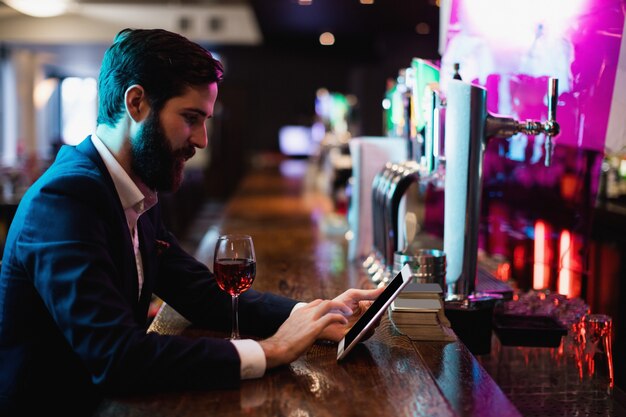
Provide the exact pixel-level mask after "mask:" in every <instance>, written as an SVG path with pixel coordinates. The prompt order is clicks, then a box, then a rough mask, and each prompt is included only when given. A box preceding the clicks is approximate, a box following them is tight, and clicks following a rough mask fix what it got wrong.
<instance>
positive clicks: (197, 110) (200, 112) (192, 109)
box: [183, 107, 211, 118]
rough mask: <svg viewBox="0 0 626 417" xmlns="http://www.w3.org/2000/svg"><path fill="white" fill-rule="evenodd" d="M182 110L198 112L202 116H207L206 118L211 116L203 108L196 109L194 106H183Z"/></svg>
mask: <svg viewBox="0 0 626 417" xmlns="http://www.w3.org/2000/svg"><path fill="white" fill-rule="evenodd" d="M183 111H186V112H192V113H197V114H199V115H200V116H202V117H207V118H208V117H211V116H209V115H207V114H206V112H205V111H204V110H200V109H197V108H195V107H185V108H183Z"/></svg>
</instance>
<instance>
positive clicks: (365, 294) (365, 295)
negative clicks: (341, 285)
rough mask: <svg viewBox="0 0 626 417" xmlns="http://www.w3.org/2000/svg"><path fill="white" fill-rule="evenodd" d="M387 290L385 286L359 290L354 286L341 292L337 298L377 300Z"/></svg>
mask: <svg viewBox="0 0 626 417" xmlns="http://www.w3.org/2000/svg"><path fill="white" fill-rule="evenodd" d="M384 290H385V288H384V287H381V288H376V289H375V290H359V289H356V288H352V289H349V290H347V291H346V292H344V293H343V294H341V295H340V296H339V297H337V298H336V299H341V300H350V299H351V300H375V299H376V298H378V296H379V295H380V294H381V293H382V292H383V291H384Z"/></svg>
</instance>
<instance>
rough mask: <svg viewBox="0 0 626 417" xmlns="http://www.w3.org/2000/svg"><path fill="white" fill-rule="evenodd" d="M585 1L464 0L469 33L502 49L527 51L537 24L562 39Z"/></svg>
mask: <svg viewBox="0 0 626 417" xmlns="http://www.w3.org/2000/svg"><path fill="white" fill-rule="evenodd" d="M587 1H588V0H550V1H545V0H526V1H523V2H521V1H518V0H464V1H463V4H462V6H461V7H462V8H463V13H464V18H465V19H467V21H468V23H469V33H470V34H471V35H475V36H480V37H482V38H485V39H488V40H489V41H493V42H495V43H497V44H499V45H501V46H502V47H505V48H509V49H510V48H514V49H517V48H527V47H529V46H530V45H531V44H532V43H533V40H534V39H535V36H536V31H537V27H538V25H542V26H543V28H544V29H545V30H547V31H548V32H549V33H550V35H551V36H553V37H555V38H560V37H562V36H563V35H564V34H565V32H566V30H567V29H568V27H570V26H571V24H572V18H573V17H575V16H577V15H579V14H580V12H581V10H583V7H584V6H585V4H586V3H587Z"/></svg>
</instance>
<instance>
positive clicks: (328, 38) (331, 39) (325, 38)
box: [320, 32, 335, 46]
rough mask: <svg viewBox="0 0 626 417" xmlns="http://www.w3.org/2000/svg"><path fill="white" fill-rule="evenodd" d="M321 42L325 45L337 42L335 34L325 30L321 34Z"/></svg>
mask: <svg viewBox="0 0 626 417" xmlns="http://www.w3.org/2000/svg"><path fill="white" fill-rule="evenodd" d="M320 43H321V44H322V45H324V46H330V45H334V44H335V35H333V34H332V33H330V32H324V33H322V34H321V35H320Z"/></svg>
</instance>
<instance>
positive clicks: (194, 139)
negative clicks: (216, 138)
mask: <svg viewBox="0 0 626 417" xmlns="http://www.w3.org/2000/svg"><path fill="white" fill-rule="evenodd" d="M208 141H209V139H208V137H207V132H206V123H202V125H201V126H199V127H198V128H197V129H195V131H194V132H193V133H192V135H191V144H192V145H193V146H195V147H196V148H199V149H204V148H206V147H207V145H208Z"/></svg>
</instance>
